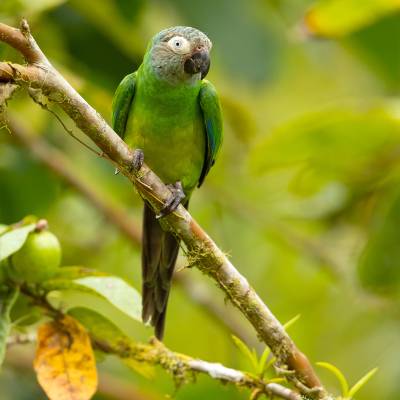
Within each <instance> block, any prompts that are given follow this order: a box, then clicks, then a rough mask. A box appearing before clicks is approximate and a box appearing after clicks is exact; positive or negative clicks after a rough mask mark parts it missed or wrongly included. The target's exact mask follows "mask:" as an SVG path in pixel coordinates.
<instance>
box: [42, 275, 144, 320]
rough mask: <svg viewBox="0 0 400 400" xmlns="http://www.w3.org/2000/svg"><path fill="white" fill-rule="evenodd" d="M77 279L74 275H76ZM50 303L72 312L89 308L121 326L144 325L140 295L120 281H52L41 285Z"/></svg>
mask: <svg viewBox="0 0 400 400" xmlns="http://www.w3.org/2000/svg"><path fill="white" fill-rule="evenodd" d="M72 275H74V274H72ZM40 288H41V289H42V290H44V291H45V292H47V299H48V301H49V302H50V303H51V304H52V305H53V306H54V307H56V308H60V309H63V310H71V309H73V308H76V307H85V308H87V309H91V310H94V311H100V312H101V314H102V315H103V316H105V317H106V318H107V319H109V320H110V321H112V322H115V323H116V324H117V325H118V326H120V327H121V325H124V326H128V325H129V326H130V322H131V321H132V320H135V321H139V322H140V323H142V318H141V310H142V305H141V304H142V302H141V296H140V294H139V293H138V292H137V291H136V289H134V288H133V287H131V286H129V285H128V284H127V283H126V282H125V281H123V280H122V279H120V278H116V277H111V276H89V277H85V278H80V279H75V280H68V279H51V280H48V281H46V282H43V284H41V285H40Z"/></svg>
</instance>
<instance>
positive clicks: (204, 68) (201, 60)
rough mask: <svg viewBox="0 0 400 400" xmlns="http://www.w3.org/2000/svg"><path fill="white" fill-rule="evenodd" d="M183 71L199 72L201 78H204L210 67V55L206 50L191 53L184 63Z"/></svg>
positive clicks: (189, 72)
mask: <svg viewBox="0 0 400 400" xmlns="http://www.w3.org/2000/svg"><path fill="white" fill-rule="evenodd" d="M184 69H185V72H186V73H188V74H192V75H194V74H198V73H199V72H201V79H203V78H205V77H206V75H207V74H208V71H209V69H210V55H209V53H208V51H207V50H201V51H198V52H196V53H193V54H192V55H191V56H190V57H189V58H188V59H187V60H186V61H185V65H184Z"/></svg>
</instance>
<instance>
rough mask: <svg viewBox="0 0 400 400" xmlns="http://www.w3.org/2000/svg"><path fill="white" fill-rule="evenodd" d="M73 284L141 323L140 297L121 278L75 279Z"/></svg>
mask: <svg viewBox="0 0 400 400" xmlns="http://www.w3.org/2000/svg"><path fill="white" fill-rule="evenodd" d="M74 282H76V283H78V284H79V285H81V286H85V287H87V288H89V289H92V290H93V291H95V292H96V293H98V294H99V295H101V296H103V297H105V298H106V299H107V300H108V301H109V302H110V303H111V304H113V305H114V306H115V307H116V308H118V309H119V310H120V311H122V312H123V313H125V314H126V315H128V316H130V317H131V318H133V319H136V320H138V321H140V322H141V321H142V297H141V296H140V294H139V293H138V292H137V291H136V290H135V289H134V288H133V287H132V286H129V285H128V284H127V283H126V282H125V281H124V280H122V279H121V278H116V277H97V276H96V277H95V276H93V277H86V278H81V279H76V280H75V281H74Z"/></svg>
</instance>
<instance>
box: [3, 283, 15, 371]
mask: <svg viewBox="0 0 400 400" xmlns="http://www.w3.org/2000/svg"><path fill="white" fill-rule="evenodd" d="M18 294H19V290H18V289H15V288H12V289H10V290H9V291H8V293H6V294H5V295H2V298H1V300H0V302H1V310H0V366H1V365H2V364H3V361H4V357H5V355H6V349H7V338H8V335H9V334H10V331H11V326H12V324H11V318H10V312H11V309H12V307H13V306H14V304H15V301H16V300H17V298H18Z"/></svg>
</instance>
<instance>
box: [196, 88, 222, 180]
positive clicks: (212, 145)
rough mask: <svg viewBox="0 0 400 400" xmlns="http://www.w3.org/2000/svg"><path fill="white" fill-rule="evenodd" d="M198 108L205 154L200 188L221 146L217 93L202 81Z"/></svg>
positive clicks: (220, 118) (219, 110)
mask: <svg viewBox="0 0 400 400" xmlns="http://www.w3.org/2000/svg"><path fill="white" fill-rule="evenodd" d="M199 101H200V107H201V110H202V112H203V118H204V125H205V128H206V129H205V130H206V154H205V158H204V164H203V170H202V171H201V175H200V179H199V183H198V187H200V186H201V184H202V183H203V181H204V179H205V177H206V176H207V174H208V172H209V171H210V169H211V167H212V166H213V165H214V163H215V160H216V159H217V155H218V151H219V149H220V147H221V144H222V114H221V106H220V104H219V99H218V95H217V91H216V90H215V88H214V86H213V85H212V84H211V83H210V82H208V81H206V80H205V81H203V82H202V85H201V89H200V94H199Z"/></svg>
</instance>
